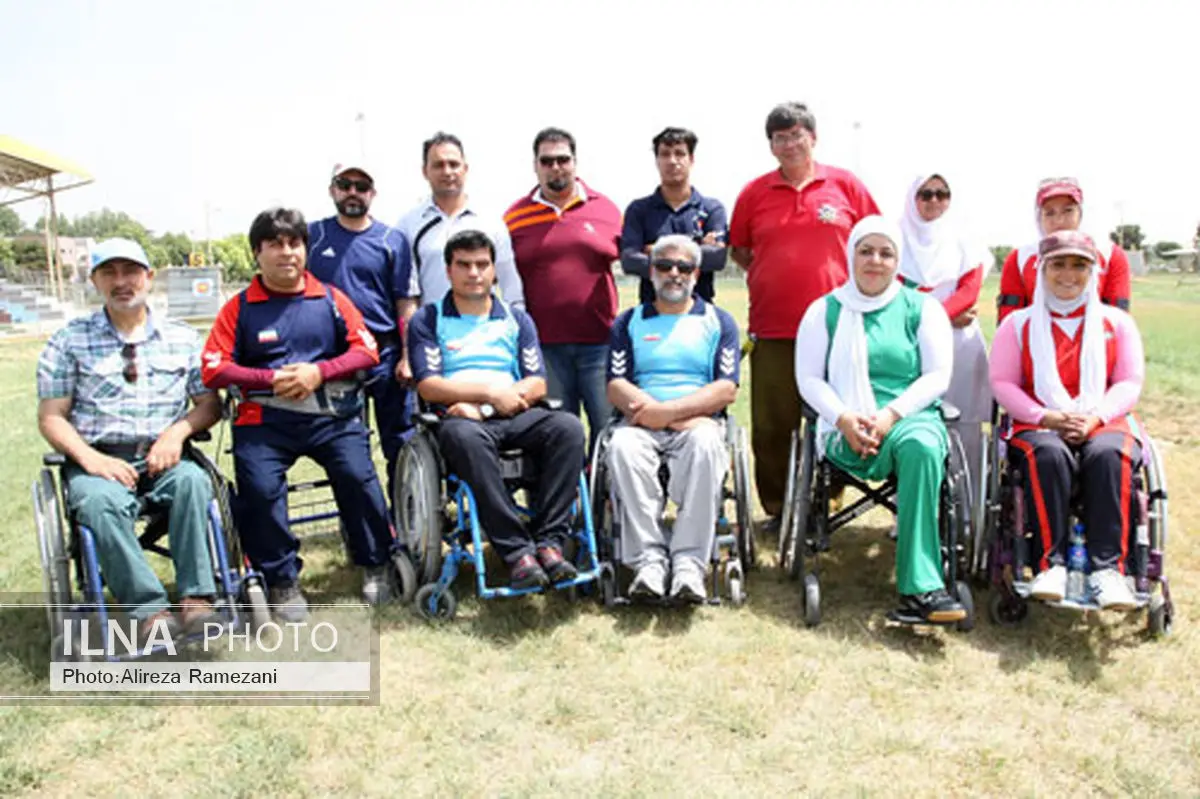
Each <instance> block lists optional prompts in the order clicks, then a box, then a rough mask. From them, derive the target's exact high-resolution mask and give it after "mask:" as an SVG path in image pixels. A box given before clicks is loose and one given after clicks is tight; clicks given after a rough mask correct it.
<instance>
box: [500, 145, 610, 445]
mask: <svg viewBox="0 0 1200 799" xmlns="http://www.w3.org/2000/svg"><path fill="white" fill-rule="evenodd" d="M533 155H534V160H533V168H534V171H535V172H536V173H537V178H538V185H537V187H536V188H535V189H534V190H533V191H532V192H531V193H529V194H528V195H526V196H524V197H522V198H521V199H519V200H517V201H516V202H515V203H513V204H512V206H511V207H510V208H509V209H508V213H506V214H505V215H504V221H505V223H506V224H507V225H508V232H509V235H510V236H511V238H512V246H513V254H514V255H515V256H516V260H517V271H518V272H520V274H521V282H522V285H523V286H524V288H525V307H526V309H527V310H528V312H529V315H530V316H532V317H533V321H534V322H535V323H536V324H537V328H538V336H539V337H540V339H541V343H542V352H543V354H544V356H545V359H546V366H547V371H548V377H549V380H548V383H549V395H550V396H551V397H553V398H554V399H558V400H561V401H562V403H563V407H564V409H566V410H567V411H570V412H571V413H573V414H575V415H577V416H578V415H579V406H580V403H582V404H583V407H584V409H585V410H586V411H587V417H588V426H589V427H590V428H591V440H592V443H594V442H595V438H596V434H597V433H598V432H599V431H600V428H602V427H603V426H604V424H605V422H607V421H608V417H609V414H610V413H611V410H612V406H611V405H609V403H608V398H607V397H606V395H605V392H606V381H605V378H604V370H605V365H606V362H607V357H608V339H609V336H610V335H611V332H612V325H613V320H614V319H615V318H616V315H617V285H616V282H615V281H614V280H613V275H612V264H613V262H614V261H615V260H617V258H618V257H619V254H620V248H619V242H620V237H621V212H620V210H619V209H618V208H617V206H616V205H614V204H613V202H612V200H610V199H608V198H607V197H605V196H604V195H603V194H600V193H599V192H597V191H594V190H592V189H591V188H589V187H588V186H587V185H586V184H584V182H583V181H581V180H579V179H578V178H576V177H575V138H574V137H573V136H572V135H571V134H570V133H568V132H567V131H565V130H562V129H560V128H546V129H544V130H542V131H539V132H538V134H537V136H535V137H534V140H533Z"/></svg>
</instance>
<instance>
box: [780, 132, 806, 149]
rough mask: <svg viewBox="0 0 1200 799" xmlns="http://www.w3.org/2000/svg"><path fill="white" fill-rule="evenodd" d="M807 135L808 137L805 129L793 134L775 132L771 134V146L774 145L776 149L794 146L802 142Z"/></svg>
mask: <svg viewBox="0 0 1200 799" xmlns="http://www.w3.org/2000/svg"><path fill="white" fill-rule="evenodd" d="M807 135H808V130H807V129H805V130H798V131H796V132H795V133H779V132H775V133H772V134H771V144H774V145H775V146H776V147H786V146H787V145H789V144H796V143H798V142H801V141H804V138H805V137H806V136H807Z"/></svg>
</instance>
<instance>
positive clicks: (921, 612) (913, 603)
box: [896, 588, 967, 624]
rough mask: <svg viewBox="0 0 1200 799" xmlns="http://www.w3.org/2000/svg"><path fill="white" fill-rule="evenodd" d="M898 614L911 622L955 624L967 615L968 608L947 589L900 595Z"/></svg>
mask: <svg viewBox="0 0 1200 799" xmlns="http://www.w3.org/2000/svg"><path fill="white" fill-rule="evenodd" d="M896 616H897V617H898V618H899V619H900V620H902V621H906V622H908V623H909V624H919V623H921V622H925V623H927V624H953V623H955V622H958V621H962V620H963V619H965V618H966V617H967V611H966V608H964V607H963V606H962V605H961V604H959V603H958V602H956V601H955V600H954V599H952V598H951V597H950V595H949V594H948V593H946V589H944V588H939V589H937V590H936V591H928V592H926V593H924V594H911V595H908V596H902V597H900V608H899V609H898V610H897V611H896Z"/></svg>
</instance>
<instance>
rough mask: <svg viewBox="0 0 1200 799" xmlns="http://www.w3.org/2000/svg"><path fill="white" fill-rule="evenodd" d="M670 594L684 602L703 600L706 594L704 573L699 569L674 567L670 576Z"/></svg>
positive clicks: (699, 601)
mask: <svg viewBox="0 0 1200 799" xmlns="http://www.w3.org/2000/svg"><path fill="white" fill-rule="evenodd" d="M671 596H672V598H674V599H679V600H682V601H684V602H694V603H696V604H699V603H701V602H703V601H704V600H705V598H707V596H708V593H707V592H706V591H705V590H704V573H703V572H701V571H700V570H699V569H691V568H683V569H675V573H674V574H673V575H672V577H671Z"/></svg>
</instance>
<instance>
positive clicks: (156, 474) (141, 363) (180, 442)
mask: <svg viewBox="0 0 1200 799" xmlns="http://www.w3.org/2000/svg"><path fill="white" fill-rule="evenodd" d="M91 279H92V284H93V285H94V286H95V287H96V291H97V292H99V294H100V296H101V297H102V298H103V299H104V308H102V309H101V310H99V311H97V312H96V313H94V314H92V315H91V316H85V317H80V318H78V319H73V320H72V321H71V322H69V323H67V325H66V326H65V327H64V328H62V329H61V330H59V331H58V332H57V333H55V334H54V336H52V337H51V339H50V341H49V342H47V344H46V348H45V350H44V351H43V352H42V356H41V358H40V360H39V361H38V367H37V385H38V400H39V403H38V429H39V430H40V431H41V433H42V436H43V437H45V439H46V441H47V442H49V444H50V446H52V447H53V448H54V449H55V450H57V451H58V452H61V453H63V454H64V455H66V456H67V458H68V459H69V460H68V463H67V465H66V466H65V467H64V468H63V479H64V480H65V481H66V484H67V494H68V497H69V498H70V508H69V511H70V515H71V516H72V518H74V519H75V520H76V521H77V522H79V523H80V524H84V525H87V526H88V527H90V528H91V529H92V531H93V532H94V533H95V536H96V548H97V555H98V556H99V560H100V571H101V573H102V574H103V576H104V581H105V583H106V584H107V585H108V588H109V590H110V591H111V592H112V594H113V596H114V597H115V598H116V600H117V602H118V603H120V604H122V605H127V606H131V607H132V610H131V611H130V615H131V616H133V617H134V618H136V619H138V620H139V621H140V622H141V624H140V632H141V635H142V636H143V637H144V636H146V635H147V634H148V633H149V632H150V630H152V629H153V628H154V626H155V625H156V624H165V625H166V629H167V630H168V631H169V632H170V633H171V634H172V635H174V634H176V633H178V632H179V631H180V629H181V628H182V629H183V630H186V631H188V632H194V631H197V630H201V629H203V625H204V622H206V621H210V620H212V619H213V618H214V616H213V606H212V597H213V595H215V594H216V585H215V584H214V582H213V566H212V561H211V559H210V557H209V551H208V521H207V520H208V517H207V511H208V504H209V501H210V500H211V499H212V484H211V483H210V481H209V478H208V475H207V474H206V473H205V472H204V471H203V470H202V469H201V468H200V467H199V466H197V465H196V464H195V463H193V462H192V461H191V460H188V459H187V458H186V457H185V456H184V443H185V442H186V441H187V439H188V438H189V437H190V436H192V435H194V434H196V433H199V432H201V431H204V430H207V429H208V428H210V427H212V426H213V425H214V424H216V422H217V421H218V420H219V419H220V418H221V404H220V401H219V400H218V398H217V395H216V394H214V393H213V392H211V391H209V390H208V389H206V388H205V387H204V384H203V383H202V382H201V379H200V338H199V336H198V335H197V334H196V331H195V330H193V329H192V328H191V327H189V326H188V325H186V324H184V323H182V322H175V321H172V320H170V319H165V318H160V317H158V316H157V315H154V314H152V313H151V312H150V308H149V306H148V305H147V298H148V297H149V294H150V287H151V285H152V283H153V279H154V272H153V270H152V269H151V267H150V261H149V259H147V258H146V253H145V251H144V250H143V249H142V247H141V246H140V245H139V244H138V243H137V242H134V241H130V240H128V239H109V240H107V241H103V242H100V243H99V244H98V245H96V247H95V249H94V250H93V251H92V268H91ZM189 400H190V401H191V403H192V407H191V409H190V410H189V409H188V404H189ZM139 497H145V498H146V499H147V500H149V501H150V502H152V503H153V504H155V505H163V506H168V507H169V510H168V529H169V533H168V535H169V546H170V550H171V557H172V559H173V560H174V563H175V581H176V585H177V586H178V589H179V594H180V596H181V597H182V599H181V600H180V603H179V610H180V612H179V617H178V619H176V617H175V616H174V615H173V614H172V613H171V611H170V605H169V604H168V599H167V592H166V589H165V588H164V587H163V584H162V582H160V581H159V579H158V577H157V576H155V574H154V571H153V570H152V569H151V568H150V564H149V563H147V562H146V558H145V556H144V555H143V554H142V551H141V545H140V544H139V543H138V538H137V534H136V533H135V531H134V521H135V519H136V518H137V515H138V498H139ZM160 629H161V627H160Z"/></svg>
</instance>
